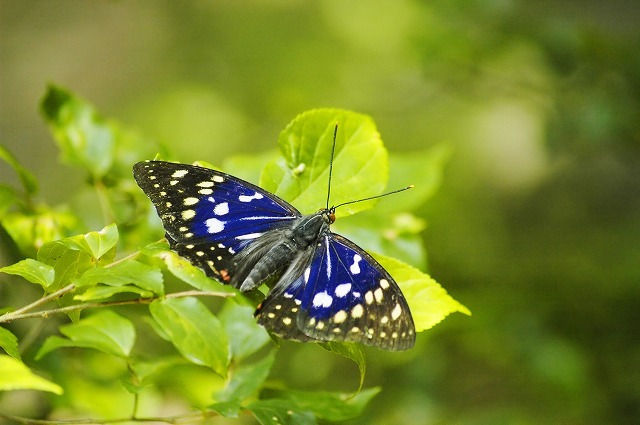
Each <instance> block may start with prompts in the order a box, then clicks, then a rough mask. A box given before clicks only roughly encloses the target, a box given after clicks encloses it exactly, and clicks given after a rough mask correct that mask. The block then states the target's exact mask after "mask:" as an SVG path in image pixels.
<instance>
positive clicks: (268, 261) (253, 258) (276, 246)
mask: <svg viewBox="0 0 640 425" xmlns="http://www.w3.org/2000/svg"><path fill="white" fill-rule="evenodd" d="M331 223H332V221H331V215H330V214H329V210H321V211H319V212H317V213H315V214H309V215H305V216H302V217H299V218H296V219H294V220H292V221H291V222H290V223H289V225H288V226H286V227H283V228H280V229H274V230H270V231H268V232H265V233H264V234H262V235H261V236H260V237H259V238H258V239H256V240H255V242H253V243H252V244H251V245H249V246H248V247H247V248H245V249H244V250H243V251H242V252H240V253H239V254H238V255H237V257H236V259H235V261H234V268H233V270H231V275H232V279H231V284H232V285H233V286H235V287H236V288H238V289H240V290H241V291H243V292H244V291H248V290H251V289H254V288H256V287H258V286H259V285H261V284H262V283H265V282H273V281H278V280H279V279H280V278H281V277H282V276H283V275H284V274H286V273H297V272H298V270H297V268H298V267H302V266H304V267H306V266H307V264H306V263H305V262H300V261H295V260H296V259H297V258H300V257H308V258H309V259H310V256H309V255H308V251H309V250H313V249H314V247H315V245H317V244H318V242H319V241H320V239H321V237H322V236H323V235H324V234H326V233H327V232H328V231H329V225H330V224H331ZM291 267H296V270H290V268H291Z"/></svg>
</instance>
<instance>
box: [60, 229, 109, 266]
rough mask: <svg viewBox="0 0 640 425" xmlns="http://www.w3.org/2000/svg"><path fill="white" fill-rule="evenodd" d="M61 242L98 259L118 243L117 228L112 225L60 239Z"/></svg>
mask: <svg viewBox="0 0 640 425" xmlns="http://www.w3.org/2000/svg"><path fill="white" fill-rule="evenodd" d="M61 242H62V243H65V244H67V246H69V247H70V248H74V247H75V248H77V249H81V250H83V251H85V252H86V253H88V254H90V255H91V256H92V257H93V258H96V259H98V258H100V257H102V256H103V255H104V254H106V253H107V252H109V251H110V250H111V249H112V248H113V247H114V246H115V245H116V243H117V242H118V227H117V226H116V225H115V223H113V224H110V225H108V226H106V227H105V228H103V229H102V230H100V231H97V232H89V233H87V234H84V235H77V236H72V237H70V238H66V239H61Z"/></svg>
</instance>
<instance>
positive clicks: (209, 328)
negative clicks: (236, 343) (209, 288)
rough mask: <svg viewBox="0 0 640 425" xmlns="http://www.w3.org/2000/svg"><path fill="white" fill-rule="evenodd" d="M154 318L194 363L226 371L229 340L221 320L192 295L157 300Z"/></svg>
mask: <svg viewBox="0 0 640 425" xmlns="http://www.w3.org/2000/svg"><path fill="white" fill-rule="evenodd" d="M149 310H150V311H151V314H152V316H153V318H154V319H155V320H156V322H157V323H158V324H159V325H160V327H161V328H162V330H163V331H164V333H166V334H167V335H168V336H169V338H171V342H172V343H173V345H174V346H175V347H176V349H177V350H178V351H179V352H180V354H182V355H183V356H184V357H185V358H186V359H188V360H190V361H192V362H193V363H195V364H199V365H204V366H208V367H210V368H211V369H213V370H214V372H216V373H218V374H219V375H221V376H225V375H226V373H227V364H228V361H229V343H228V340H227V335H226V334H225V332H224V329H223V328H222V325H221V324H220V321H219V320H218V319H217V318H216V317H215V316H214V315H213V314H211V312H210V311H209V310H208V309H207V308H206V307H205V306H204V304H202V303H201V302H200V301H198V300H197V299H196V298H193V297H185V298H172V299H166V300H163V301H154V302H152V303H151V304H150V305H149Z"/></svg>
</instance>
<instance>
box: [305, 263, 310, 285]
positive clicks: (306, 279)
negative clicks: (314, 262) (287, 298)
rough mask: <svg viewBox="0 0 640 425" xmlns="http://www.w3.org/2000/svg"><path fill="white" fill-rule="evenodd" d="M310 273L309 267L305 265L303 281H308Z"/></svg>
mask: <svg viewBox="0 0 640 425" xmlns="http://www.w3.org/2000/svg"><path fill="white" fill-rule="evenodd" d="M310 274H311V267H307V268H306V269H305V271H304V283H309V275H310Z"/></svg>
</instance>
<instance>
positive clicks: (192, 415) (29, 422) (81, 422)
mask: <svg viewBox="0 0 640 425" xmlns="http://www.w3.org/2000/svg"><path fill="white" fill-rule="evenodd" d="M215 416H219V414H218V412H216V411H214V410H204V411H201V412H188V413H183V414H180V415H176V416H166V417H161V416H158V417H151V416H150V417H143V418H137V417H131V418H116V419H66V420H65V419H55V420H48V419H31V418H25V417H22V416H14V415H11V414H9V413H4V412H0V418H4V419H7V420H10V421H13V422H15V423H19V424H23V425H95V424H98V425H100V424H114V423H122V422H156V423H158V422H161V423H166V424H173V425H179V424H188V423H194V422H200V421H202V420H204V419H207V418H211V417H215Z"/></svg>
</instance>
